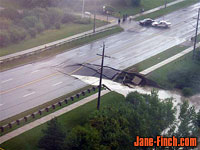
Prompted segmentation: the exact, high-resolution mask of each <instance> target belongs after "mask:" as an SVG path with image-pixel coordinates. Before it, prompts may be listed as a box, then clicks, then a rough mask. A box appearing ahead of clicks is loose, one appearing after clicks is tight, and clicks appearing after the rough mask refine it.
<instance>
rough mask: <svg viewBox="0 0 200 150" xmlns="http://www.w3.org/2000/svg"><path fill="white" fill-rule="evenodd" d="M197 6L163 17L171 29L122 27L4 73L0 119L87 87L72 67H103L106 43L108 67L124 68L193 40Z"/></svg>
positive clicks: (1, 78)
mask: <svg viewBox="0 0 200 150" xmlns="http://www.w3.org/2000/svg"><path fill="white" fill-rule="evenodd" d="M198 7H200V3H198V4H195V5H193V6H190V7H188V8H185V9H182V10H179V11H176V12H173V13H171V14H168V15H166V16H164V19H165V20H168V21H170V22H171V23H172V26H171V28H170V29H155V28H152V27H141V26H139V25H138V23H136V22H131V23H130V22H128V23H126V24H124V25H122V26H123V27H124V28H125V31H124V32H122V33H120V34H117V35H114V36H111V37H108V38H105V39H102V40H98V41H96V42H92V43H91V44H87V45H84V46H81V47H79V48H76V49H73V50H71V51H68V52H65V53H63V54H59V55H57V56H55V57H53V58H50V59H48V60H45V61H42V62H37V63H33V64H28V65H24V66H22V67H18V68H15V69H11V70H8V71H5V72H1V73H0V84H1V86H0V120H4V119H6V118H8V117H11V116H13V115H16V114H18V113H20V112H23V111H25V110H28V109H30V108H33V107H35V106H38V105H41V104H43V103H45V102H48V101H50V100H52V99H54V98H57V97H59V96H62V95H64V94H66V93H69V92H71V91H74V90H76V89H79V88H81V87H84V86H86V83H84V82H82V81H80V80H79V79H76V78H74V77H72V76H71V75H74V74H79V72H80V71H81V69H82V68H81V67H80V66H72V65H75V64H83V63H91V64H100V63H101V57H100V56H98V55H96V54H97V53H98V54H100V53H101V52H102V47H101V45H102V43H103V42H105V44H106V55H108V56H111V58H106V59H105V65H106V66H111V67H113V68H116V69H125V68H127V67H129V66H132V65H134V64H136V63H138V62H140V61H143V60H145V59H147V58H149V57H151V56H153V55H156V54H158V53H160V52H162V51H165V50H167V49H169V48H171V47H173V46H175V45H177V44H180V43H182V42H184V41H186V40H188V39H190V38H191V36H193V35H194V33H195V28H194V26H195V25H196V17H197V9H198ZM160 19H163V17H162V18H160ZM82 75H83V74H82Z"/></svg>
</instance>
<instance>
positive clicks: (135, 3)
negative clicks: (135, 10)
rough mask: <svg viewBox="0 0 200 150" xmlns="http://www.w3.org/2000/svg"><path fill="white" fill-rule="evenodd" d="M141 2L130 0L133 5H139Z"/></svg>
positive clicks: (139, 0)
mask: <svg viewBox="0 0 200 150" xmlns="http://www.w3.org/2000/svg"><path fill="white" fill-rule="evenodd" d="M140 3H141V0H132V4H133V6H139V5H140Z"/></svg>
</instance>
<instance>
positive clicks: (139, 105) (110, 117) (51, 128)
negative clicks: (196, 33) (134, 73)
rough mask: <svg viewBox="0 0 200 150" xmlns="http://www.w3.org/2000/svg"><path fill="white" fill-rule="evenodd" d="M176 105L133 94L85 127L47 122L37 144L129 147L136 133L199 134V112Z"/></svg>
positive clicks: (48, 148) (83, 149)
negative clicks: (69, 126)
mask: <svg viewBox="0 0 200 150" xmlns="http://www.w3.org/2000/svg"><path fill="white" fill-rule="evenodd" d="M176 114H177V108H176V107H174V106H173V103H172V99H166V100H163V101H161V100H160V99H159V98H158V95H157V92H156V91H152V93H151V95H147V94H139V93H137V92H134V93H130V94H128V96H127V97H126V101H121V102H120V103H114V104H112V105H110V106H107V107H104V108H102V109H101V111H95V112H94V113H93V114H91V115H90V117H89V119H88V120H87V121H86V123H85V124H84V125H83V126H76V127H74V128H73V129H72V130H70V131H67V132H64V131H62V127H61V126H60V124H59V123H58V121H57V119H53V120H51V121H50V122H48V125H47V128H46V129H45V130H43V137H42V138H41V139H40V140H39V143H38V147H39V148H40V149H44V150H64V149H67V150H122V149H123V150H130V149H138V148H136V147H133V141H135V140H136V136H140V137H153V138H155V137H156V136H158V135H164V136H166V137H171V136H176V137H197V136H198V132H199V126H200V111H199V112H198V113H196V112H195V109H194V107H190V106H189V104H188V102H187V101H185V102H184V103H183V104H181V105H180V112H179V113H178V117H177V118H176Z"/></svg>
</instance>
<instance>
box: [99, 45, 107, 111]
mask: <svg viewBox="0 0 200 150" xmlns="http://www.w3.org/2000/svg"><path fill="white" fill-rule="evenodd" d="M104 52H105V43H103V52H102V61H101V72H100V80H99V93H98V102H97V109H98V110H99V109H100V100H101V83H102V76H103V62H104Z"/></svg>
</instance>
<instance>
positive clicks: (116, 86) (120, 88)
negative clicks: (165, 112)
mask: <svg viewBox="0 0 200 150" xmlns="http://www.w3.org/2000/svg"><path fill="white" fill-rule="evenodd" d="M74 77H76V78H78V79H80V80H82V81H83V82H85V83H87V84H90V85H95V86H98V85H99V78H96V77H90V76H79V75H74ZM102 84H104V85H106V86H107V87H109V88H110V89H111V90H112V91H116V92H118V93H120V94H123V95H124V96H126V95H127V94H128V93H130V92H134V91H137V92H139V93H142V94H150V93H151V91H152V90H153V88H152V87H138V86H134V87H133V88H129V87H127V86H124V85H122V84H120V83H117V82H113V81H111V80H106V79H103V80H102ZM158 96H159V98H160V99H162V100H164V99H166V98H173V103H174V105H175V106H177V104H178V103H181V102H182V101H184V100H185V99H186V98H185V97H183V96H182V95H181V94H180V93H179V92H178V91H167V90H159V91H158ZM189 102H190V105H192V106H195V108H196V110H199V109H200V94H199V95H196V96H193V97H191V98H190V99H189Z"/></svg>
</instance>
